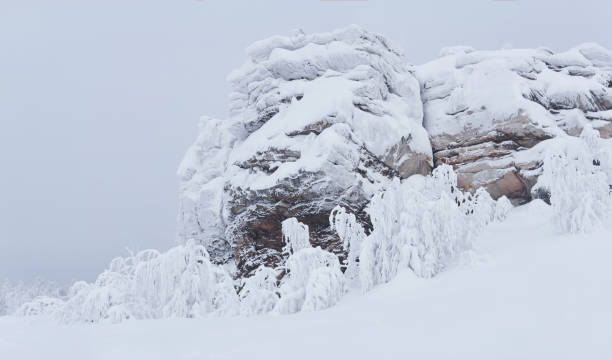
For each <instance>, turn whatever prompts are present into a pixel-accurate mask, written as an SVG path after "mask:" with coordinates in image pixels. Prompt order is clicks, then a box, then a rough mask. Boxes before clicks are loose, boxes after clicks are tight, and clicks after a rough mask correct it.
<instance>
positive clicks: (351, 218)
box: [329, 206, 366, 281]
mask: <svg viewBox="0 0 612 360" xmlns="http://www.w3.org/2000/svg"><path fill="white" fill-rule="evenodd" d="M329 223H330V226H331V230H332V231H335V232H336V233H337V234H338V237H339V238H340V241H342V246H343V247H344V250H345V251H346V252H347V254H348V255H347V259H346V270H345V272H344V274H345V276H346V278H347V280H349V281H353V280H355V279H357V278H358V277H359V267H358V265H359V264H358V259H359V252H360V251H361V243H362V242H363V240H364V239H365V237H366V234H365V231H364V230H363V227H362V226H361V224H359V223H358V222H357V218H356V217H355V215H354V214H351V213H348V212H347V211H346V209H345V208H343V207H341V206H336V207H335V208H334V209H333V210H332V212H331V213H330V215H329Z"/></svg>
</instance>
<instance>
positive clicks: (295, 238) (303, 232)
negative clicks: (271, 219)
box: [281, 218, 310, 255]
mask: <svg viewBox="0 0 612 360" xmlns="http://www.w3.org/2000/svg"><path fill="white" fill-rule="evenodd" d="M281 226H282V232H283V240H284V241H285V247H284V248H283V253H285V254H286V255H291V254H293V253H295V252H297V251H299V250H301V249H306V248H309V247H310V240H309V239H310V235H309V234H308V226H307V225H305V224H302V223H301V222H299V221H298V220H297V219H296V218H289V219H286V220H285V221H283V222H282V224H281Z"/></svg>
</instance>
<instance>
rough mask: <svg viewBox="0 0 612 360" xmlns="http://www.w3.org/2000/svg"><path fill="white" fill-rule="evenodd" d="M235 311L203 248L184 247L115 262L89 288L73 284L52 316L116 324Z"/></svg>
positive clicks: (229, 283) (226, 284)
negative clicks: (131, 320)
mask: <svg viewBox="0 0 612 360" xmlns="http://www.w3.org/2000/svg"><path fill="white" fill-rule="evenodd" d="M34 306H37V305H36V304H30V305H29V307H30V308H32V307H34ZM239 306H240V305H239V300H238V296H237V294H236V291H235V289H234V287H233V280H232V278H231V277H230V276H229V274H228V273H227V272H226V271H225V270H224V269H223V268H222V267H220V266H217V265H214V264H212V263H211V262H210V259H209V257H208V253H207V252H206V249H205V248H204V246H202V245H199V244H196V243H195V242H194V241H188V242H187V243H186V244H185V245H180V246H177V247H174V248H172V249H170V250H168V251H167V252H165V253H160V252H158V251H155V250H145V251H141V252H139V253H137V254H132V255H131V256H129V257H126V258H116V259H114V260H113V261H112V262H111V264H110V265H109V268H108V269H107V270H105V271H104V272H103V273H102V274H100V275H99V276H98V278H97V279H96V281H95V282H94V283H91V284H90V283H86V282H82V281H81V282H77V283H75V284H74V285H73V286H72V287H71V288H70V290H69V293H68V296H67V300H66V302H65V304H63V305H62V306H60V307H59V309H57V311H56V316H57V317H58V318H59V319H61V320H62V321H65V322H111V323H115V322H121V321H124V320H129V319H149V318H160V317H203V316H207V315H234V314H237V313H238V311H239Z"/></svg>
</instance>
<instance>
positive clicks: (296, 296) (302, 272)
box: [274, 219, 344, 314]
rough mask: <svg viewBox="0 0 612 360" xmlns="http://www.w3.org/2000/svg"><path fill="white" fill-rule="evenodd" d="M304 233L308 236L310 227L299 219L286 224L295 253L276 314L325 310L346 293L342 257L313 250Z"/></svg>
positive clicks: (287, 268) (290, 243)
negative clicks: (341, 264)
mask: <svg viewBox="0 0 612 360" xmlns="http://www.w3.org/2000/svg"><path fill="white" fill-rule="evenodd" d="M285 224H288V226H285ZM304 234H308V227H307V226H306V225H304V224H301V223H299V222H298V221H297V220H295V219H294V220H292V219H288V220H285V221H284V222H283V237H284V238H285V239H287V241H288V246H289V248H290V249H291V250H292V251H293V253H292V254H291V256H289V258H288V259H287V262H286V264H285V270H286V271H287V274H286V275H285V277H284V278H283V279H282V282H281V286H280V289H279V291H280V300H279V301H278V303H277V304H276V306H275V308H274V312H276V313H279V314H291V313H295V312H298V311H301V310H320V309H324V308H326V307H329V306H332V305H334V304H335V303H336V302H337V301H338V300H339V299H340V297H341V296H342V295H343V294H344V276H343V274H342V271H341V270H340V261H339V260H338V257H337V256H336V255H334V254H332V253H330V252H327V251H324V250H322V249H321V248H320V247H317V248H313V247H312V246H311V245H310V242H309V241H308V238H305V237H304ZM296 244H297V245H296ZM306 244H307V245H306Z"/></svg>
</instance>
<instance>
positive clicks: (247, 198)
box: [179, 27, 433, 276]
mask: <svg viewBox="0 0 612 360" xmlns="http://www.w3.org/2000/svg"><path fill="white" fill-rule="evenodd" d="M247 52H248V54H249V60H248V61H247V63H245V64H244V65H243V66H242V67H241V68H240V69H238V70H236V71H235V72H234V73H232V74H231V75H230V77H229V80H230V82H231V84H232V87H233V92H232V94H231V97H230V108H231V115H232V116H231V118H230V119H229V120H227V121H225V122H220V121H218V120H214V119H205V120H204V121H203V125H202V127H201V133H200V138H199V139H198V141H197V142H196V143H195V144H194V145H193V147H192V149H191V150H190V151H189V155H188V156H187V157H186V160H185V161H184V162H183V164H182V166H181V169H180V174H181V177H182V179H183V184H182V188H183V190H182V192H183V193H184V194H187V195H188V196H185V195H183V196H182V201H181V213H180V215H179V221H180V222H181V223H182V225H181V226H180V227H181V229H182V232H181V236H182V237H183V238H185V239H187V238H197V239H199V240H200V241H202V242H204V243H206V244H207V246H208V247H209V248H210V249H211V250H212V251H211V254H212V257H213V259H214V260H215V261H217V262H222V263H223V262H225V261H227V259H228V258H232V259H234V260H235V264H236V269H237V273H236V274H237V276H245V275H248V274H250V273H251V272H252V271H253V270H254V269H255V268H257V267H258V266H259V265H261V264H266V265H269V266H276V265H279V264H281V263H282V261H283V254H282V251H281V250H282V247H283V246H284V243H283V240H282V234H281V222H282V221H283V220H285V219H286V218H290V217H296V218H297V219H298V220H299V221H300V222H303V223H304V224H306V225H308V227H309V229H310V232H311V239H312V241H313V245H314V246H321V247H322V248H323V249H325V250H328V251H331V252H334V253H336V254H338V255H339V256H340V257H343V256H344V255H343V254H344V249H343V248H342V245H341V243H340V241H339V240H338V238H337V237H336V235H335V234H333V233H332V232H331V231H330V228H329V214H330V212H331V210H332V209H333V208H334V207H335V206H337V205H342V206H344V207H345V208H347V209H348V210H349V211H350V212H352V213H355V214H356V215H357V216H358V218H359V219H360V221H361V222H362V223H363V224H364V225H366V227H367V225H368V224H369V219H368V218H367V216H366V214H365V212H364V208H365V206H366V205H367V204H368V202H369V200H370V198H371V197H372V195H373V194H374V193H376V192H377V191H379V190H380V189H382V188H384V186H385V184H387V183H388V182H389V181H390V180H391V179H392V178H395V177H400V178H406V177H409V176H411V175H413V174H427V173H429V172H430V171H431V169H432V166H433V160H432V152H431V144H430V143H429V139H428V135H427V132H426V131H425V129H424V128H423V126H422V118H423V114H422V103H421V99H420V88H419V84H418V81H417V80H416V78H415V77H414V76H413V74H412V69H411V68H410V67H409V66H408V65H407V63H406V61H405V59H404V57H403V55H402V54H401V53H400V52H399V51H397V50H396V49H394V48H393V47H392V46H391V45H390V44H389V43H388V42H387V41H386V40H385V39H384V38H382V37H380V36H378V35H375V34H371V33H369V32H367V31H364V30H362V29H360V28H358V27H349V28H347V29H344V30H340V31H336V32H333V33H329V34H315V35H305V34H303V33H301V32H296V33H295V34H294V35H293V36H291V37H274V38H270V39H268V40H264V41H261V42H258V43H255V44H254V45H253V46H251V47H250V48H249V49H248V50H247ZM203 132H205V133H204V134H203ZM227 149H229V150H227ZM212 167H215V168H216V169H217V170H212V169H211V168H212ZM215 213H216V216H215Z"/></svg>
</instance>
